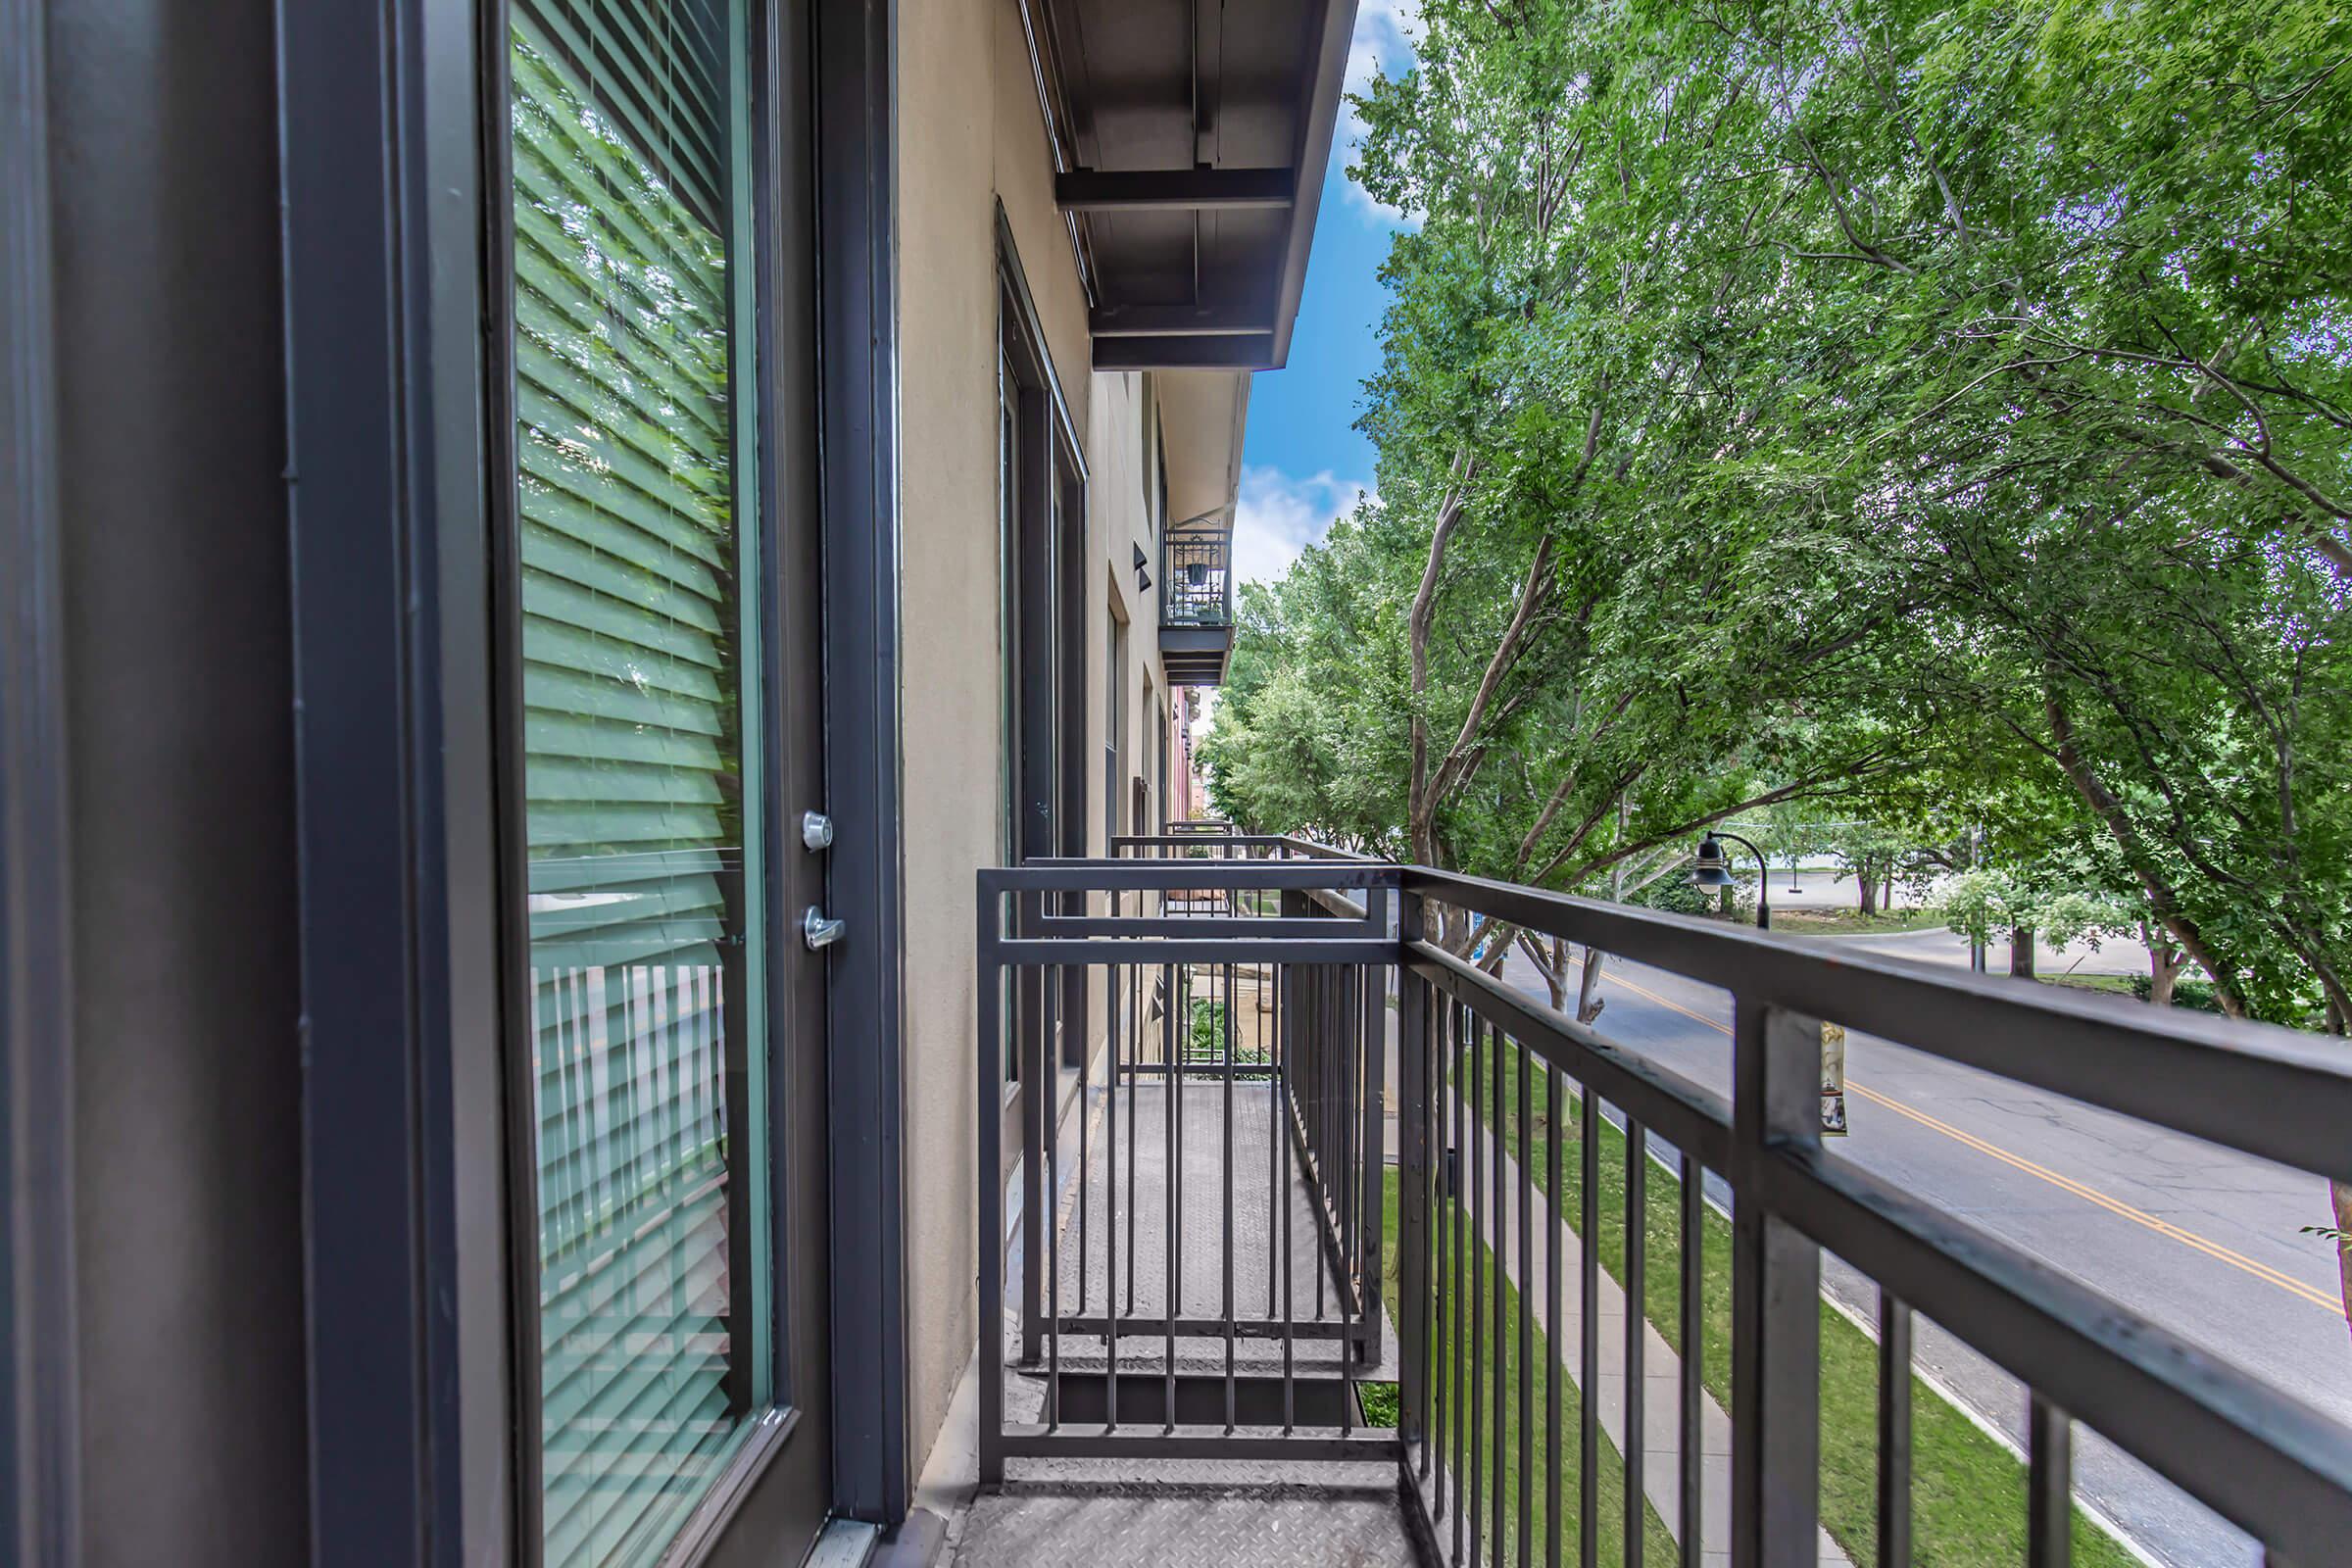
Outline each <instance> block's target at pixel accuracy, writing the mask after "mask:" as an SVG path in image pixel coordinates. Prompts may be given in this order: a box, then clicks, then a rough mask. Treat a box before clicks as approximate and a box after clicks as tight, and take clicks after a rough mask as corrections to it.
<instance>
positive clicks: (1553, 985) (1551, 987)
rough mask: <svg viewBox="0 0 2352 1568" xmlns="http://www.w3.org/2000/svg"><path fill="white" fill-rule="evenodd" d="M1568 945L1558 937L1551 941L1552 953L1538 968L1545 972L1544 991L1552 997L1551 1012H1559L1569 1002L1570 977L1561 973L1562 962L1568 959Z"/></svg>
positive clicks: (1546, 956)
mask: <svg viewBox="0 0 2352 1568" xmlns="http://www.w3.org/2000/svg"><path fill="white" fill-rule="evenodd" d="M1567 955H1568V945H1567V944H1566V943H1564V942H1562V941H1561V940H1560V939H1559V938H1558V937H1553V938H1552V939H1551V951H1550V953H1549V954H1547V955H1545V956H1544V961H1543V962H1542V963H1540V964H1538V965H1537V967H1538V968H1540V969H1542V970H1543V971H1544V990H1545V991H1546V992H1548V993H1549V994H1550V996H1551V1010H1552V1011H1554V1012H1558V1011H1559V1010H1560V1006H1561V1004H1563V1003H1565V1002H1566V1001H1567V1000H1568V977H1567V976H1566V975H1565V974H1563V973H1561V972H1560V971H1561V967H1562V960H1563V959H1564V958H1566V957H1567Z"/></svg>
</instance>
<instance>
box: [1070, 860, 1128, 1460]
mask: <svg viewBox="0 0 2352 1568" xmlns="http://www.w3.org/2000/svg"><path fill="white" fill-rule="evenodd" d="M1110 900H1111V908H1112V910H1113V911H1114V912H1116V911H1118V910H1119V909H1120V908H1121V907H1123V905H1124V903H1125V900H1124V897H1123V895H1120V894H1117V893H1113V894H1112V895H1111V896H1110ZM1122 967H1123V965H1120V964H1116V963H1113V964H1111V965H1110V966H1109V969H1108V971H1107V972H1106V973H1105V974H1104V976H1103V981H1104V989H1105V991H1106V992H1107V993H1108V995H1109V998H1110V1051H1109V1061H1108V1064H1107V1066H1108V1071H1109V1074H1110V1078H1109V1081H1108V1082H1107V1083H1105V1084H1104V1085H1103V1230H1104V1233H1105V1234H1104V1235H1103V1430H1104V1431H1105V1432H1116V1431H1118V1429H1119V1055H1120V1053H1121V1052H1122V1051H1124V1050H1125V1049H1126V1034H1127V1020H1126V1019H1125V1018H1124V1017H1123V1016H1122V1015H1121V1014H1120V1011H1119V970H1120V969H1121V968H1122ZM1078 1179H1079V1180H1080V1181H1081V1182H1083V1181H1085V1180H1087V1179H1088V1178H1087V1173H1086V1171H1085V1170H1084V1169H1083V1168H1082V1169H1080V1171H1079V1172H1078ZM1133 1223H1134V1216H1132V1215H1130V1216H1129V1225H1130V1227H1132V1225H1133ZM1082 1277H1083V1276H1082ZM1080 1310H1081V1311H1083V1310H1085V1308H1083V1307H1081V1308H1080Z"/></svg>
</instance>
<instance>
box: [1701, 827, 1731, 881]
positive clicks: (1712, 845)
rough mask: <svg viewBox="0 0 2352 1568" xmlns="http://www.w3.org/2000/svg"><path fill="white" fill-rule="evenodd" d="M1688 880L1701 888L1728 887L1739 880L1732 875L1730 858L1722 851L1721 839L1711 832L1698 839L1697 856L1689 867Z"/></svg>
mask: <svg viewBox="0 0 2352 1568" xmlns="http://www.w3.org/2000/svg"><path fill="white" fill-rule="evenodd" d="M1738 880H1739V879H1738V878H1737V877H1735V876H1733V875H1732V865H1731V860H1730V858H1729V857H1727V856H1726V855H1725V854H1724V853H1723V841H1722V840H1721V839H1718V838H1717V837H1716V836H1715V835H1714V834H1712V833H1710V834H1708V835H1707V836H1706V837H1705V838H1702V839H1700V840H1699V841H1698V856H1697V858H1696V859H1695V860H1694V862H1693V863H1692V865H1691V881H1693V882H1695V883H1697V884H1698V885H1699V886H1700V887H1702V888H1728V887H1730V886H1731V885H1732V884H1733V883H1734V882H1736V881H1738Z"/></svg>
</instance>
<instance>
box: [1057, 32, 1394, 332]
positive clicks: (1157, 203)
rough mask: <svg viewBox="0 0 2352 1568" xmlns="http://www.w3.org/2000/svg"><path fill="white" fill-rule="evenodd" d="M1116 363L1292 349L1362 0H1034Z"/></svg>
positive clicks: (1073, 213) (1081, 257)
mask: <svg viewBox="0 0 2352 1568" xmlns="http://www.w3.org/2000/svg"><path fill="white" fill-rule="evenodd" d="M1022 12H1023V18H1024V21H1025V22H1026V23H1027V25H1028V28H1029V43H1030V52H1031V60H1032V65H1033V67H1034V68H1035V71H1036V73H1037V80H1038V91H1039V96H1040V100H1041V101H1042V103H1043V104H1044V106H1045V110H1046V118H1047V123H1048V129H1049V135H1050V138H1051V140H1052V142H1053V144H1054V159H1055V165H1056V169H1055V180H1054V193H1055V198H1056V200H1057V201H1058V203H1059V205H1060V207H1061V210H1062V213H1063V215H1064V220H1065V221H1066V223H1067V225H1068V230H1069V234H1070V241H1071V245H1072V247H1073V249H1074V251H1075V252H1076V255H1077V259H1078V267H1079V271H1080V274H1081V276H1082V277H1083V278H1084V280H1085V283H1086V287H1087V292H1088V297H1089V305H1090V307H1091V311H1092V318H1093V329H1094V342H1095V348H1094V363H1095V368H1097V369H1102V370H1135V369H1236V370H1253V369H1270V368H1275V367H1278V366H1280V365H1281V364H1282V363H1283V361H1284V359H1285V358H1286V357H1287V356H1288V355H1289V352H1290V343H1291V325H1292V322H1293V320H1294V319H1296V317H1297V315H1298V311H1299V290H1300V288H1301V287H1302V286H1303V284H1304V282H1305V278H1306V257H1307V250H1308V247H1309V245H1310V244H1311V242H1312V240H1313V238H1314V228H1315V208H1316V201H1317V198H1318V196H1319V195H1320V193H1321V191H1322V188H1323V174H1324V170H1325V167H1326V166H1327V164H1328V163H1329V161H1330V155H1331V140H1332V128H1333V125H1334V123H1336V120H1337V117H1338V113H1339V102H1340V92H1341V83H1342V79H1343V77H1344V76H1345V74H1346V72H1347V65H1348V36H1349V33H1350V31H1351V29H1352V28H1353V26H1354V22H1355V0H1247V3H1226V0H1023V5H1022Z"/></svg>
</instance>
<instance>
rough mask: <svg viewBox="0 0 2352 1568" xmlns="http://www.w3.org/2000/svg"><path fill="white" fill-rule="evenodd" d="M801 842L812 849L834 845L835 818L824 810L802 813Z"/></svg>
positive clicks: (829, 847)
mask: <svg viewBox="0 0 2352 1568" xmlns="http://www.w3.org/2000/svg"><path fill="white" fill-rule="evenodd" d="M801 842H802V843H803V844H806V845H808V846H809V849H811V850H826V849H831V848H832V847H833V819H832V818H831V817H829V816H827V815H826V814H825V813H824V812H822V811H803V812H802V813H801Z"/></svg>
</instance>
